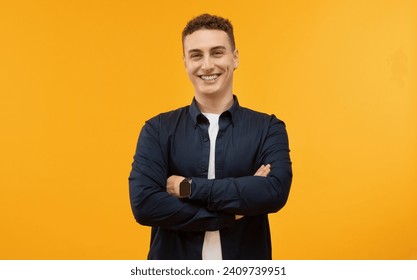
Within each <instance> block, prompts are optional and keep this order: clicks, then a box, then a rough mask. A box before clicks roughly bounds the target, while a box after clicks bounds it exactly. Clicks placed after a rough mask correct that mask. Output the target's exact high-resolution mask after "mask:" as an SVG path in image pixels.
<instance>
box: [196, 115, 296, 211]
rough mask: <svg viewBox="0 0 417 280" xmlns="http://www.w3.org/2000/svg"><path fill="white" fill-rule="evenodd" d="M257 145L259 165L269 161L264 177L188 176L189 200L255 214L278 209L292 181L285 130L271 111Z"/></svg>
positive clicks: (212, 207)
mask: <svg viewBox="0 0 417 280" xmlns="http://www.w3.org/2000/svg"><path fill="white" fill-rule="evenodd" d="M267 129H268V132H267V134H266V135H267V136H266V138H265V140H264V142H263V145H262V147H261V149H260V157H259V158H260V163H259V166H258V168H259V167H260V165H262V164H268V163H269V164H271V172H270V173H269V174H268V176H267V177H260V176H245V177H239V178H224V179H213V180H208V179H205V178H192V179H193V183H192V184H193V185H192V195H191V198H190V199H191V201H194V202H199V203H204V204H205V205H206V207H207V209H209V210H211V211H222V212H226V213H230V214H240V215H259V214H266V213H273V212H277V211H278V210H280V209H281V208H282V207H283V206H284V205H285V203H286V201H287V199H288V195H289V191H290V186H291V182H292V167H291V159H290V155H289V152H290V150H289V144H288V134H287V131H286V128H285V124H284V123H283V122H282V121H280V120H278V119H277V118H276V117H275V116H274V115H272V116H271V117H270V119H269V125H268V126H267Z"/></svg>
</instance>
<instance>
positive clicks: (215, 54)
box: [212, 51, 223, 57]
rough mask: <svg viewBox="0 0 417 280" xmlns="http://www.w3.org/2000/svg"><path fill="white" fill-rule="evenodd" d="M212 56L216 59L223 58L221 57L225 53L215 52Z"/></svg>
mask: <svg viewBox="0 0 417 280" xmlns="http://www.w3.org/2000/svg"><path fill="white" fill-rule="evenodd" d="M212 55H213V56H214V57H221V56H222V55H223V51H214V52H213V53H212Z"/></svg>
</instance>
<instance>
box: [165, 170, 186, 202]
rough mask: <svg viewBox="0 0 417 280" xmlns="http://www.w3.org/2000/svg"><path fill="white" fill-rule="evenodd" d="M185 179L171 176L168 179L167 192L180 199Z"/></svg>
mask: <svg viewBox="0 0 417 280" xmlns="http://www.w3.org/2000/svg"><path fill="white" fill-rule="evenodd" d="M184 179H185V177H182V176H177V175H171V176H169V177H168V179H167V192H168V193H169V194H171V195H173V196H175V197H180V183H181V182H182V181H183V180H184Z"/></svg>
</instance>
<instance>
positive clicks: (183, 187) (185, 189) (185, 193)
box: [180, 181, 191, 197]
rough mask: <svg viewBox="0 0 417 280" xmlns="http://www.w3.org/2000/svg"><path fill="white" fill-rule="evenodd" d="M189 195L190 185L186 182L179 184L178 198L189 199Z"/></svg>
mask: <svg viewBox="0 0 417 280" xmlns="http://www.w3.org/2000/svg"><path fill="white" fill-rule="evenodd" d="M190 195H191V184H190V183H189V182H188V181H183V182H181V183H180V196H181V197H189V196H190Z"/></svg>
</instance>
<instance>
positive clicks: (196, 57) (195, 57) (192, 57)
mask: <svg viewBox="0 0 417 280" xmlns="http://www.w3.org/2000/svg"><path fill="white" fill-rule="evenodd" d="M200 57H201V54H200V53H192V54H191V55H190V58H191V59H199V58H200Z"/></svg>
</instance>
